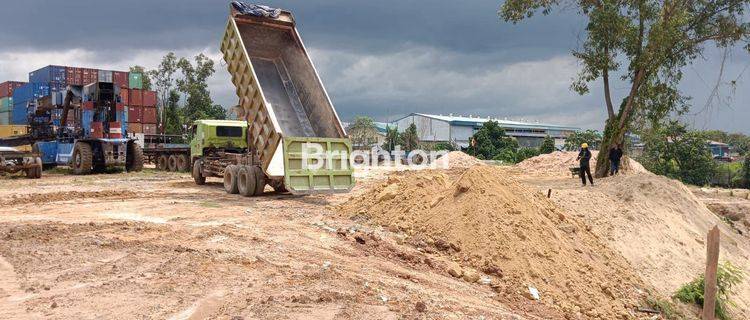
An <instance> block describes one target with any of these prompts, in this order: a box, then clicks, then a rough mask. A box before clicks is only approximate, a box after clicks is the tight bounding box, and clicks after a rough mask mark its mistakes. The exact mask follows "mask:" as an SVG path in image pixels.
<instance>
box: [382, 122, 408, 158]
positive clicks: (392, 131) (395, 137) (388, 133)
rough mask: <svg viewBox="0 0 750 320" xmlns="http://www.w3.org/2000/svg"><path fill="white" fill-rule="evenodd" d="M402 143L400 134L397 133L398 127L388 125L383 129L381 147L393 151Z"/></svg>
mask: <svg viewBox="0 0 750 320" xmlns="http://www.w3.org/2000/svg"><path fill="white" fill-rule="evenodd" d="M403 144H404V140H403V139H402V138H401V134H400V133H398V127H395V126H394V127H391V126H388V127H387V128H386V129H385V142H384V143H383V145H382V148H383V149H384V150H387V151H388V152H393V150H394V149H395V148H396V146H400V145H403Z"/></svg>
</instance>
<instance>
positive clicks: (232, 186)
mask: <svg viewBox="0 0 750 320" xmlns="http://www.w3.org/2000/svg"><path fill="white" fill-rule="evenodd" d="M239 169H240V168H239V167H238V166H235V165H233V164H230V165H228V166H227V168H226V169H224V190H226V191H227V193H229V194H237V193H239V192H240V190H239V188H238V186H237V173H238V171H239Z"/></svg>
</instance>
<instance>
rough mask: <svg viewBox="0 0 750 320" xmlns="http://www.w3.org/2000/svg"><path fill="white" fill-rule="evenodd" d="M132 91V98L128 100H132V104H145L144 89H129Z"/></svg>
mask: <svg viewBox="0 0 750 320" xmlns="http://www.w3.org/2000/svg"><path fill="white" fill-rule="evenodd" d="M128 91H129V92H130V99H128V102H130V105H133V106H137V107H142V106H143V91H142V90H138V89H130V90H128Z"/></svg>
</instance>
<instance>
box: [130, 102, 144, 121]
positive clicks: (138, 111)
mask: <svg viewBox="0 0 750 320" xmlns="http://www.w3.org/2000/svg"><path fill="white" fill-rule="evenodd" d="M128 122H137V123H141V122H143V107H137V106H128Z"/></svg>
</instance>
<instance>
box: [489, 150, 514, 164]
mask: <svg viewBox="0 0 750 320" xmlns="http://www.w3.org/2000/svg"><path fill="white" fill-rule="evenodd" d="M491 159H492V160H495V161H502V162H504V163H516V162H517V161H516V159H517V158H516V151H515V150H513V149H511V148H505V149H503V150H501V151H500V153H498V154H496V155H495V156H494V157H492V158H491Z"/></svg>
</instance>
